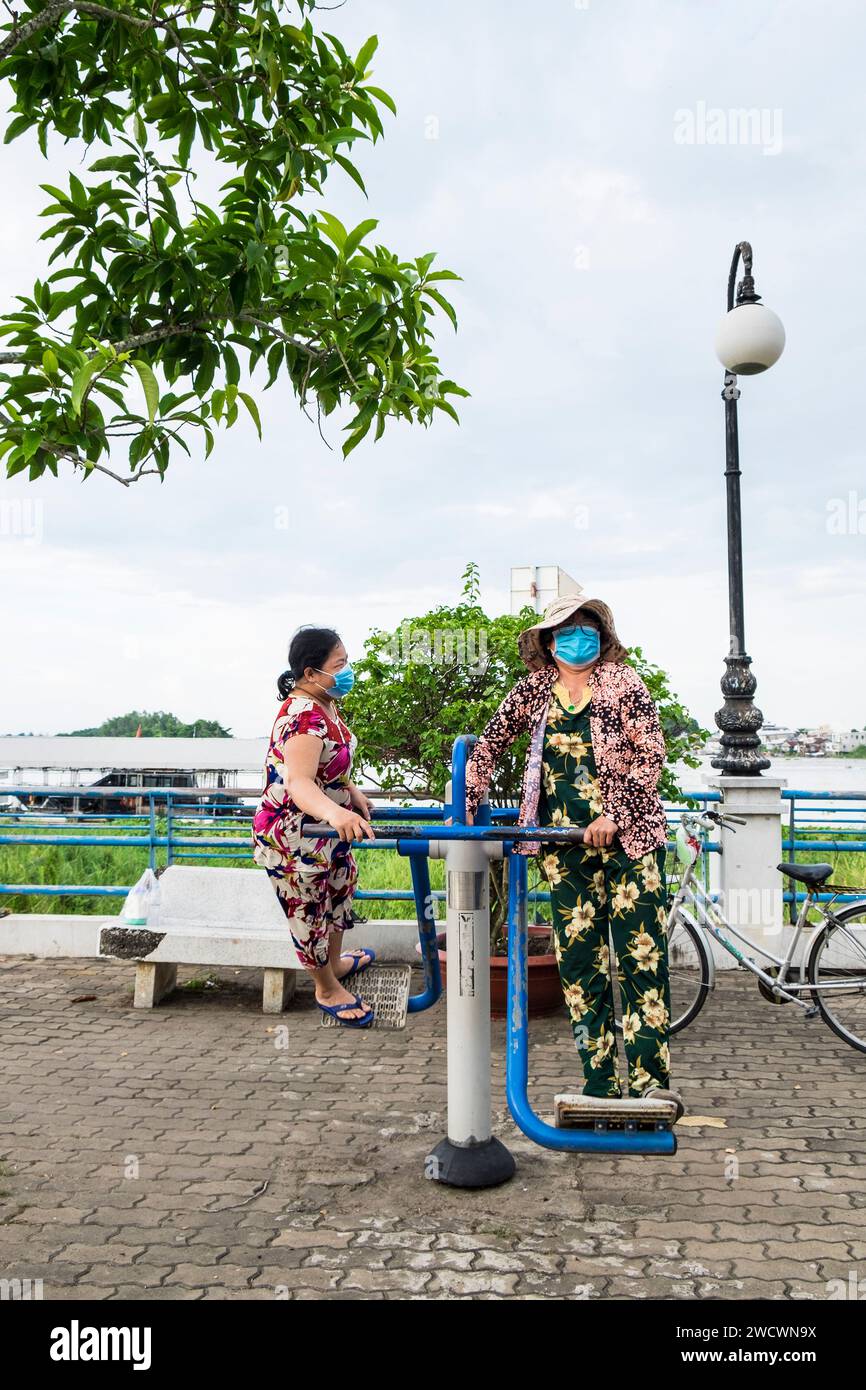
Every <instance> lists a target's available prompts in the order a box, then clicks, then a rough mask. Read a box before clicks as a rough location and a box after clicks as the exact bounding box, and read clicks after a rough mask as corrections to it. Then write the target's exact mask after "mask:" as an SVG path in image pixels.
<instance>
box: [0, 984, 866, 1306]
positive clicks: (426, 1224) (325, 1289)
mask: <svg viewBox="0 0 866 1390" xmlns="http://www.w3.org/2000/svg"><path fill="white" fill-rule="evenodd" d="M215 973H216V972H215ZM206 974H207V972H205V971H201V970H197V971H194V970H192V969H187V970H184V969H181V970H180V971H179V976H178V978H179V981H180V982H181V983H184V982H186V981H190V980H193V979H195V978H197V979H199V980H201V979H202V977H203V976H204V975H206ZM216 978H217V979H218V980H219V984H218V986H217V987H215V988H204V989H193V990H188V989H183V988H182V989H180V990H178V991H177V992H176V993H175V994H174V995H173V996H172V997H171V998H170V1000H168V1001H166V1003H165V1004H163V1005H161V1006H160V1007H159V1008H157V1009H155V1010H152V1011H145V1010H134V1009H133V1008H132V971H131V969H130V967H129V966H128V965H125V964H123V963H118V962H109V961H104V962H103V961H95V960H94V961H82V960H42V961H40V960H32V959H30V958H27V957H0V1047H2V1052H0V1055H2V1064H0V1085H2V1112H0V1125H2V1132H0V1156H2V1163H0V1278H6V1279H15V1278H21V1279H26V1278H29V1279H31V1280H32V1279H41V1280H42V1293H43V1297H44V1298H45V1299H53V1300H80V1299H94V1298H95V1299H100V1300H105V1299H128V1298H132V1299H189V1300H199V1299H274V1298H277V1299H285V1298H289V1299H409V1300H415V1299H422V1300H427V1299H454V1298H464V1299H466V1298H469V1299H478V1298H480V1299H543V1298H557V1299H563V1298H564V1299H578V1300H585V1299H597V1298H616V1299H634V1298H665V1299H689V1300H693V1299H698V1298H702V1299H719V1298H735V1299H826V1298H828V1297H830V1296H831V1295H832V1294H833V1293H834V1291H836V1296H839V1295H838V1290H839V1289H840V1288H841V1287H842V1284H844V1285H845V1286H846V1287H848V1288H850V1287H851V1284H852V1281H854V1280H856V1281H857V1283H855V1284H854V1287H855V1288H856V1287H858V1286H859V1288H860V1290H861V1293H862V1292H863V1291H864V1290H866V1169H864V1165H863V1162H862V1152H863V1137H864V1124H866V1088H864V1085H863V1077H864V1065H866V1056H864V1055H863V1054H861V1053H859V1052H856V1051H854V1050H853V1049H851V1048H848V1047H846V1046H845V1044H843V1043H842V1042H841V1041H840V1040H839V1039H837V1038H836V1037H835V1036H834V1035H833V1034H832V1033H831V1032H830V1031H829V1029H827V1028H826V1026H825V1025H824V1024H823V1023H822V1022H821V1021H820V1020H818V1019H816V1020H814V1021H806V1020H804V1019H803V1018H802V1016H800V1015H799V1013H798V1014H797V1015H795V1014H794V1012H793V1010H792V1008H790V1007H774V1006H772V1005H769V1004H765V1003H764V1002H763V1001H762V1000H761V999H760V997H759V995H758V992H757V989H756V988H754V987H753V985H752V983H751V980H750V979H749V978H747V977H746V976H744V975H741V974H740V973H739V972H736V973H732V972H724V973H723V974H722V976H721V978H720V981H719V984H718V987H717V989H716V992H715V995H714V996H713V997H712V998H711V999H710V1002H709V1003H708V1005H707V1006H706V1008H705V1009H704V1011H703V1013H702V1014H701V1016H700V1018H699V1019H698V1020H697V1022H696V1023H694V1024H693V1025H692V1026H691V1027H690V1028H689V1029H688V1030H687V1031H686V1032H684V1033H683V1034H681V1035H678V1036H677V1037H676V1038H674V1040H673V1044H672V1055H673V1081H674V1084H675V1085H677V1086H678V1087H679V1088H680V1089H681V1090H682V1092H683V1094H684V1097H685V1100H686V1105H687V1108H688V1112H689V1115H690V1116H691V1117H696V1116H703V1117H709V1118H711V1119H716V1120H720V1121H723V1125H724V1127H721V1128H719V1127H714V1126H710V1125H708V1124H700V1125H697V1126H692V1127H686V1126H683V1125H679V1126H678V1128H677V1133H678V1137H679V1152H678V1153H677V1154H676V1155H675V1156H674V1157H672V1158H644V1159H637V1158H615V1157H607V1156H588V1155H587V1156H580V1155H575V1154H562V1153H555V1152H553V1151H551V1150H547V1149H541V1148H539V1147H537V1146H536V1145H534V1144H531V1143H529V1141H528V1140H527V1139H526V1138H525V1137H524V1136H523V1135H522V1134H521V1133H520V1132H519V1131H518V1130H517V1128H516V1127H515V1125H514V1123H513V1122H512V1120H511V1117H510V1115H509V1114H508V1111H507V1109H506V1106H505V1083H504V1034H505V1025H504V1023H501V1022H494V1024H493V1052H494V1055H493V1073H494V1074H493V1097H494V1132H495V1133H496V1134H497V1135H498V1136H499V1137H500V1138H501V1139H502V1140H503V1141H504V1142H505V1143H506V1144H507V1145H508V1146H509V1148H510V1149H511V1150H512V1152H513V1153H514V1155H515V1157H516V1159H517V1163H518V1171H517V1174H516V1176H515V1177H514V1178H513V1179H512V1181H511V1182H510V1183H507V1184H506V1185H504V1186H503V1187H500V1188H496V1189H492V1190H487V1191H480V1192H477V1191H476V1192H472V1191H461V1190H457V1189H452V1188H447V1187H442V1186H439V1185H438V1184H435V1183H432V1182H430V1181H429V1180H428V1179H426V1178H425V1177H424V1159H425V1156H426V1155H427V1154H428V1153H429V1151H430V1150H431V1149H432V1148H433V1146H434V1144H435V1143H436V1142H437V1141H438V1140H439V1139H440V1138H441V1137H442V1136H443V1135H444V1134H445V1127H446V1120H445V1104H446V1094H445V1012H444V1010H445V1004H444V996H443V999H442V1000H441V1001H440V1003H439V1004H438V1005H437V1006H436V1008H434V1009H433V1010H430V1011H428V1012H425V1013H423V1014H419V1015H410V1017H409V1022H408V1026H407V1028H406V1029H405V1031H399V1032H398V1031H384V1030H382V1031H379V1030H375V1031H363V1030H349V1029H330V1028H322V1027H321V1026H320V1022H319V1020H320V1015H319V1014H318V1012H317V1011H315V1010H314V1008H313V996H312V986H311V984H310V982H309V981H307V980H306V979H305V980H303V981H302V982H301V984H300V987H299V990H298V994H297V997H296V999H295V1000H294V1001H293V1003H292V1004H291V1005H290V1007H289V1009H288V1010H287V1011H286V1013H285V1014H284V1015H283V1016H282V1017H279V1016H266V1015H263V1014H262V1013H261V1012H260V1009H261V977H260V975H259V974H258V973H257V972H253V971H239V972H235V971H231V970H222V971H220V972H219V973H218V974H217V975H216ZM419 979H420V977H419ZM418 987H419V985H417V984H416V985H415V986H413V988H418ZM81 996H94V997H93V998H85V999H82V998H81ZM76 1001H78V1002H76ZM575 1063H576V1057H575V1053H574V1050H573V1044H572V1042H571V1032H570V1027H569V1024H568V1018H567V1015H566V1013H565V1011H564V1009H563V1011H562V1013H561V1014H560V1015H557V1016H554V1017H552V1018H547V1019H543V1020H539V1021H533V1024H532V1028H531V1052H530V1099H531V1101H532V1103H533V1105H534V1107H535V1109H536V1111H537V1112H538V1113H539V1114H540V1115H541V1116H542V1117H543V1118H545V1119H550V1118H551V1107H552V1098H553V1095H554V1092H555V1091H557V1090H561V1089H567V1088H568V1087H569V1086H575V1087H576V1088H577V1087H578V1086H579V1081H578V1072H577V1069H576V1066H575ZM833 1281H842V1284H834V1283H833Z"/></svg>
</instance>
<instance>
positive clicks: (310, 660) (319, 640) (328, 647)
mask: <svg viewBox="0 0 866 1390" xmlns="http://www.w3.org/2000/svg"><path fill="white" fill-rule="evenodd" d="M341 640H342V639H341V637H340V634H339V633H338V632H335V631H334V629H333V628H332V627H314V626H313V624H312V623H305V624H304V625H303V626H302V627H299V628H298V630H297V632H296V633H295V635H294V636H293V638H292V640H291V642H290V643H289V669H288V670H287V671H284V672H283V674H282V675H281V676H280V677H279V679H278V680H277V690H278V691H279V694H280V698H281V699H282V700H285V699H287V698H288V696H289V695H290V694H291V692H292V688H293V687H294V684H295V681H298V680H301V678H302V677H303V674H304V672H305V671H306V669H307V667H308V666H314V667H317V668H318V669H319V670H320V671H321V670H322V668H323V667H324V665H325V662H326V661H327V660H328V657H329V656H330V655H331V652H332V651H333V650H334V648H335V647H336V645H337V643H338V642H340V641H341Z"/></svg>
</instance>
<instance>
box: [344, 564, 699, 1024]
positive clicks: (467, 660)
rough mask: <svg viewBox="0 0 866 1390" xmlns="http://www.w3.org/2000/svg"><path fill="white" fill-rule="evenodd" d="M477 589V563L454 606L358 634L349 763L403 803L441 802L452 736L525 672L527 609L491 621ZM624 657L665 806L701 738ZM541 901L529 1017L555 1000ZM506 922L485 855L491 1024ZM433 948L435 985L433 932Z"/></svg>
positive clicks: (510, 786)
mask: <svg viewBox="0 0 866 1390" xmlns="http://www.w3.org/2000/svg"><path fill="white" fill-rule="evenodd" d="M479 592H480V580H479V572H478V566H477V565H475V564H472V563H470V564H469V565H467V567H466V569H465V571H464V573H463V592H462V598H461V602H459V603H458V604H457V605H456V606H455V607H453V608H449V607H446V606H440V607H438V608H434V609H432V610H431V611H430V612H429V613H424V614H422V615H421V616H420V617H417V618H411V619H409V618H407V619H405V620H404V621H403V622H402V623H401V624H400V627H399V628H398V630H397V631H396V632H383V631H381V630H379V629H375V630H374V631H373V632H372V633H371V634H370V636H369V637H368V638H367V641H366V642H365V644H364V656H363V657H362V658H361V659H360V660H359V661H357V662H354V663H353V665H354V668H355V672H356V675H357V677H358V679H357V680H356V683H355V688H354V690H353V691H352V692H351V694H350V695H348V696H347V697H346V700H345V701H344V704H345V707H346V713H347V717H348V719H349V723H350V725H351V727H352V728H353V730H354V731H355V733H356V734H357V736H358V747H357V750H356V759H357V763H358V765H359V766H361V767H363V769H364V773H365V782H367V783H368V784H373V785H378V786H379V787H381V788H382V790H385V791H398V792H403V793H404V794H405V795H406V796H407V797H417V796H418V795H419V790H420V789H423V792H424V794H425V795H427V796H428V797H430V798H431V799H436V798H438V799H439V800H442V801H444V798H445V786H446V783H447V781H448V778H449V776H450V774H451V750H452V747H453V744H454V739H455V738H456V737H457V735H458V734H465V733H480V732H481V730H482V729H483V728H484V725H485V724H486V723H487V721H488V719H490V717H491V715H492V714H494V713H495V711H496V709H497V708H498V706H499V704H500V702H501V701H502V699H503V697H504V696H505V695H506V694H507V693H508V691H509V690H510V689H511V688H512V686H514V685H515V684H516V682H517V681H518V680H519V679H520V677H521V676H524V675H525V674H526V668H525V667H524V665H523V662H522V661H521V660H520V657H519V655H518V652H517V634H518V633H519V632H520V631H521V630H522V629H523V628H525V627H527V626H529V624H530V623H532V622H535V621H537V618H538V615H537V613H535V611H534V610H533V609H531V608H528V607H527V608H524V609H523V611H522V612H521V613H518V614H516V615H511V614H508V615H503V616H501V617H498V618H491V617H489V616H488V614H487V613H485V612H484V610H483V608H482V607H481V603H480V597H479ZM629 661H630V663H631V664H632V665H633V666H634V667H635V669H636V670H637V671H638V673H639V674H640V676H641V677H642V678H643V680H644V681H645V682H646V684H647V686H648V688H649V690H650V693H651V694H652V696H653V699H654V700H655V702H656V705H657V708H658V711H659V717H660V719H661V723H662V728H663V730H664V735H665V741H666V743H667V764H666V766H665V769H664V772H663V776H662V780H661V783H660V786H659V791H660V793H661V795H662V796H663V797H665V798H667V799H669V800H677V799H680V798H681V796H682V793H681V791H680V788H679V786H678V785H677V782H676V778H675V777H674V774H673V764H674V763H677V762H680V763H685V764H686V765H687V766H689V767H698V766H699V761H698V758H697V756H696V754H697V751H698V750H699V749H700V748H701V747H702V746H703V743H704V742H705V740H706V738H707V737H708V732H707V730H705V729H701V728H700V726H699V725H698V723H697V722H696V721H695V720H694V719H692V718H691V716H690V715H689V714H688V712H687V711H686V710H685V709H684V708H683V706H682V705H681V704H680V702H679V701H678V700H677V698H676V697H675V696H674V695H673V694H672V693H671V691H670V688H669V685H668V678H667V675H666V673H665V672H664V671H662V670H660V669H659V668H658V667H657V666H653V665H651V664H650V663H649V662H648V661H647V660H646V659H645V657H644V655H643V651H642V649H641V648H640V647H634V648H631V649H630V651H629ZM526 743H527V737H526V735H523V736H522V737H521V738H519V739H517V740H516V741H515V742H514V743H513V744H512V745H511V746H510V748H508V749H507V750H506V752H505V753H504V755H503V756H502V758H501V759H500V762H499V766H498V767H497V768H496V770H495V772H494V776H493V781H492V783H491V786H490V788H489V798H490V803H491V806H493V807H496V806H513V805H515V804H516V802H517V801H518V800H519V796H520V787H521V782H522V773H523V763H524V755H525V750H526ZM539 877H540V875H539V871H538V870H537V869H536V868H535V865H534V864H533V863H532V861H530V890H532V888H533V887H534V886H541V887H543V886H544V880H543V879H541V883H540V885H537V880H538V879H539ZM541 906H542V905H541V904H535V908H536V911H535V922H534V923H533V925H531V926H530V928H529V941H528V976H529V1010H530V1014H534V1013H549V1012H551V1011H552V1010H553V1009H554V1008H559V1007H560V1006H561V1005H563V1001H562V990H561V986H560V982H559V968H558V966H557V962H556V956H555V954H554V949H553V948H554V942H553V937H552V932H553V928H552V924H551V922H550V921H549V920H546V919H545V918H544V917H543V916H542V915H541V911H540V909H541ZM530 907H532V903H530ZM545 910H547V909H546V908H545ZM507 920H508V883H507V864H506V862H505V861H503V860H493V861H491V865H490V957H491V964H490V976H491V1012H492V1013H493V1015H494V1017H502V1016H504V1014H505V1009H506V997H505V994H506V986H505V981H506V974H507V963H508V962H507V940H506V937H507ZM439 944H440V952H439V958H440V962H441V964H442V973H443V982H444V979H445V975H446V972H447V954H446V951H445V934H444V932H443V933H441V934H440V937H439ZM563 1006H564V1005H563Z"/></svg>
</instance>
